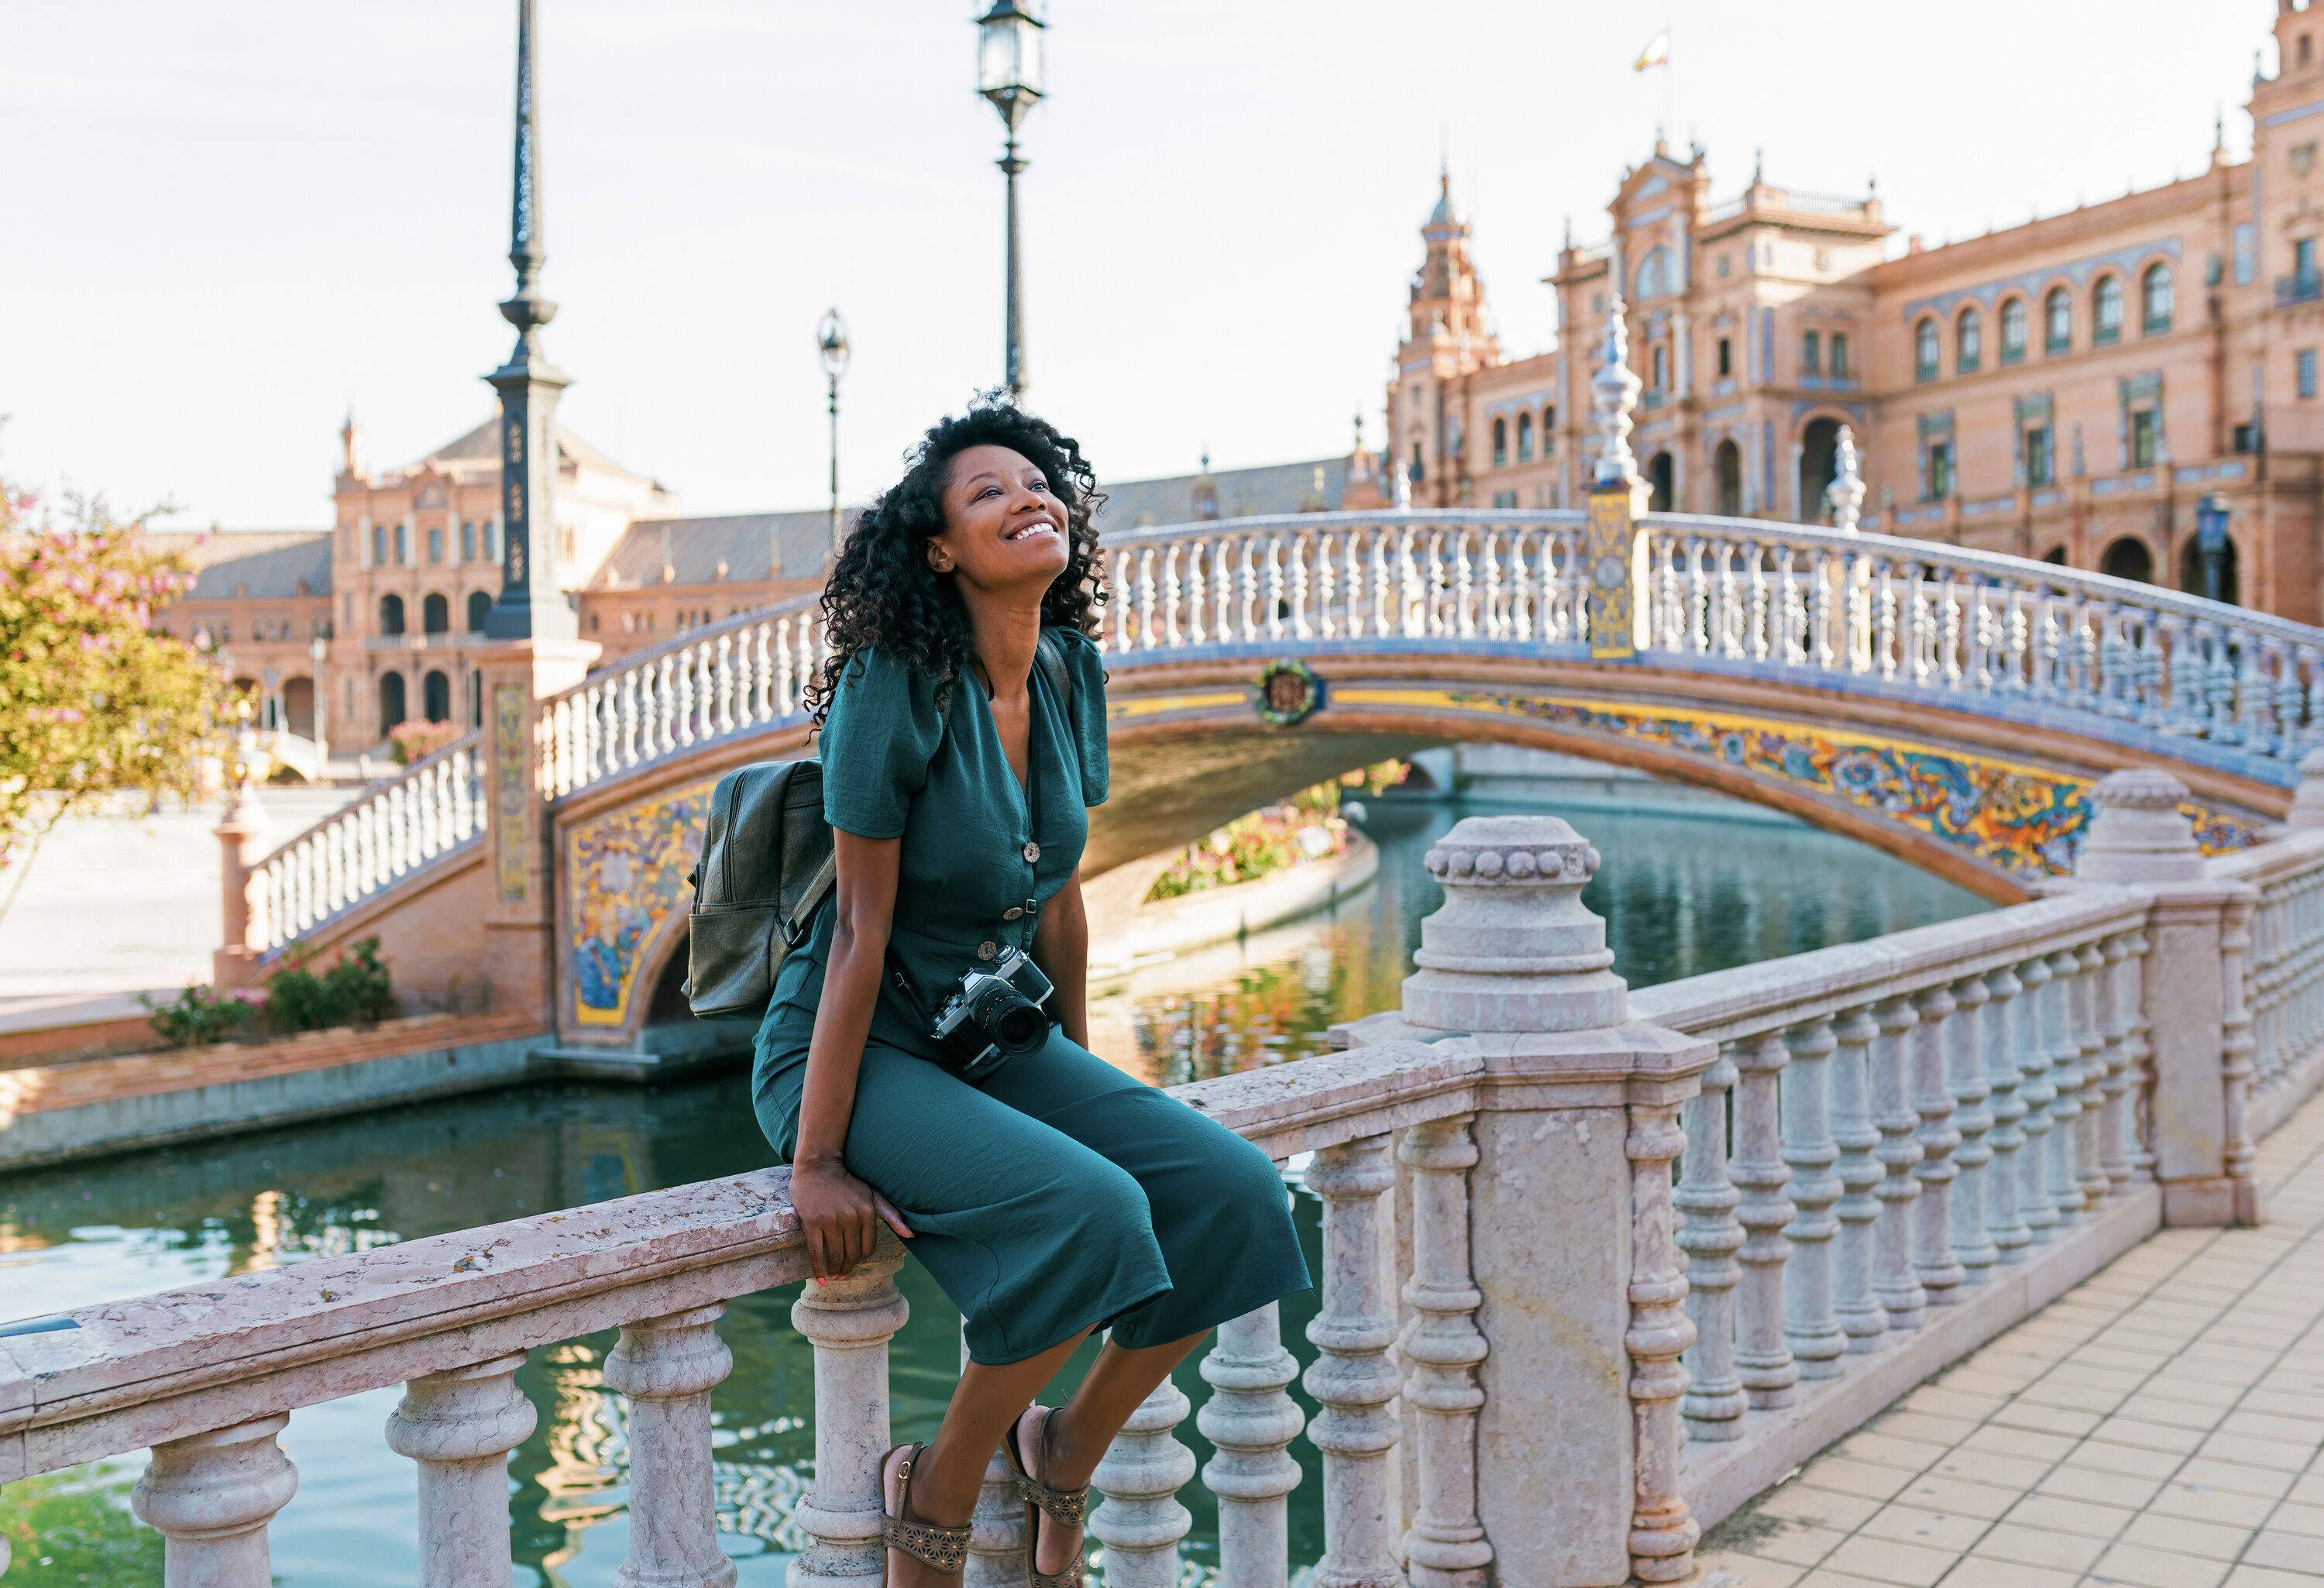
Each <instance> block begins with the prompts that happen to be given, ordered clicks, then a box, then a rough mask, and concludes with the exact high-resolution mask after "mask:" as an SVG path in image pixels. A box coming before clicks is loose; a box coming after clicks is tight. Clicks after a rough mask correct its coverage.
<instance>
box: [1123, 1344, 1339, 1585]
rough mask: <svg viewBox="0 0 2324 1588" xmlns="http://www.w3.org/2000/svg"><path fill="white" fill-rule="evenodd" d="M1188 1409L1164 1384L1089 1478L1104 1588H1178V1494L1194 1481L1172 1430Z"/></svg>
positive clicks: (1182, 1524) (1181, 1521)
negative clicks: (1101, 1549) (1102, 1557)
mask: <svg viewBox="0 0 2324 1588" xmlns="http://www.w3.org/2000/svg"><path fill="white" fill-rule="evenodd" d="M1192 1409H1193V1408H1192V1406H1191V1405H1190V1404H1189V1403H1188V1401H1187V1399H1186V1397H1185V1392H1184V1391H1182V1390H1180V1389H1179V1388H1178V1386H1177V1385H1176V1384H1175V1383H1173V1382H1172V1381H1171V1380H1169V1379H1167V1378H1166V1379H1164V1380H1162V1381H1161V1382H1160V1383H1159V1384H1157V1385H1156V1386H1154V1389H1153V1391H1152V1392H1151V1393H1150V1394H1148V1396H1147V1397H1146V1399H1143V1400H1141V1401H1139V1403H1138V1409H1137V1410H1135V1411H1133V1412H1131V1413H1130V1420H1129V1421H1128V1422H1126V1423H1124V1424H1123V1425H1122V1426H1121V1432H1120V1433H1119V1434H1117V1435H1115V1436H1113V1443H1112V1444H1111V1445H1107V1446H1106V1447H1105V1454H1104V1455H1103V1456H1102V1458H1101V1459H1100V1460H1099V1462H1098V1463H1097V1471H1096V1472H1094V1473H1091V1474H1090V1487H1091V1488H1092V1489H1093V1490H1094V1491H1096V1492H1097V1494H1098V1496H1099V1502H1098V1504H1097V1505H1096V1506H1094V1507H1093V1508H1092V1510H1091V1511H1090V1513H1089V1522H1088V1530H1089V1536H1090V1537H1093V1538H1094V1539H1096V1540H1097V1541H1098V1542H1099V1543H1100V1544H1102V1545H1103V1546H1105V1584H1106V1588H1176V1584H1177V1582H1178V1540H1180V1539H1181V1538H1184V1537H1185V1536H1186V1530H1187V1529H1188V1528H1191V1527H1193V1526H1194V1517H1193V1515H1192V1514H1191V1513H1190V1512H1188V1510H1186V1508H1185V1506H1183V1505H1181V1504H1179V1503H1178V1491H1179V1490H1180V1489H1181V1488H1182V1487H1184V1486H1185V1482H1186V1480H1187V1479H1189V1478H1191V1477H1193V1476H1194V1452H1193V1451H1191V1450H1189V1449H1187V1448H1186V1447H1185V1445H1181V1444H1179V1443H1178V1441H1177V1440H1176V1439H1175V1438H1173V1437H1172V1436H1171V1434H1170V1430H1171V1429H1173V1428H1175V1427H1176V1426H1178V1425H1179V1424H1180V1423H1182V1422H1184V1421H1185V1417H1186V1413H1187V1412H1188V1411H1190V1410H1192ZM1318 1580H1319V1581H1320V1580H1321V1568H1320V1567H1319V1568H1318Z"/></svg>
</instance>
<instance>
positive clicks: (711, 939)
mask: <svg viewBox="0 0 2324 1588" xmlns="http://www.w3.org/2000/svg"><path fill="white" fill-rule="evenodd" d="M782 917H783V908H782V906H781V905H780V904H779V903H777V902H775V901H774V900H767V901H765V902H763V903H758V904H730V905H713V906H712V907H711V908H709V909H697V910H696V911H695V912H694V914H693V915H692V916H691V917H689V918H688V920H687V943H686V989H687V991H686V995H687V1002H689V1003H691V1004H692V1005H693V1006H694V1012H695V1013H696V1014H697V1015H718V1014H762V1013H764V1012H765V1011H766V1007H767V999H768V997H769V996H770V994H771V993H772V992H773V991H774V978H775V961H776V959H778V958H779V957H780V955H781V949H782V941H783V935H782V929H781V928H782ZM770 950H771V952H770Z"/></svg>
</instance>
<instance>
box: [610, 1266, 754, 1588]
mask: <svg viewBox="0 0 2324 1588" xmlns="http://www.w3.org/2000/svg"><path fill="white" fill-rule="evenodd" d="M725 1312H726V1309H725V1307H724V1306H722V1305H719V1304H717V1303H715V1302H714V1303H712V1304H711V1305H709V1306H697V1307H694V1308H692V1309H690V1310H688V1311H686V1312H680V1313H672V1314H670V1315H669V1316H667V1317H659V1318H650V1319H648V1320H647V1321H646V1322H644V1323H639V1324H630V1325H626V1326H624V1327H623V1328H622V1337H621V1340H620V1342H619V1343H617V1344H615V1345H614V1347H613V1351H612V1353H609V1354H608V1355H607V1356H606V1358H605V1382H606V1384H607V1385H608V1386H610V1387H611V1388H613V1389H614V1390H618V1391H620V1392H621V1393H622V1394H623V1395H625V1396H627V1397H629V1401H630V1420H629V1435H630V1440H629V1443H630V1553H629V1558H628V1559H626V1560H624V1561H623V1562H622V1565H621V1568H620V1569H619V1570H618V1571H616V1572H615V1573H614V1574H613V1584H614V1588H731V1585H732V1584H733V1581H734V1563H733V1561H731V1560H728V1559H727V1558H726V1556H724V1553H722V1552H721V1551H720V1549H719V1547H718V1527H717V1506H716V1501H715V1498H714V1497H713V1494H712V1491H711V1479H712V1474H711V1455H710V1392H711V1391H712V1390H715V1389H716V1388H717V1387H718V1386H719V1385H720V1384H722V1383H724V1381H725V1379H726V1375H727V1373H728V1372H729V1371H732V1370H733V1366H734V1357H733V1353H731V1352H730V1351H728V1350H727V1349H726V1343H725V1342H724V1341H723V1340H721V1339H719V1338H718V1326H717V1325H718V1320H719V1319H720V1318H721V1317H723V1316H725Z"/></svg>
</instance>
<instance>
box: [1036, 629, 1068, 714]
mask: <svg viewBox="0 0 2324 1588" xmlns="http://www.w3.org/2000/svg"><path fill="white" fill-rule="evenodd" d="M1033 660H1035V661H1036V662H1037V663H1038V664H1039V666H1040V669H1041V670H1042V671H1043V672H1045V673H1047V674H1048V675H1049V688H1052V689H1055V690H1056V692H1057V698H1058V699H1060V700H1062V701H1064V702H1065V709H1066V711H1067V712H1071V711H1072V710H1073V705H1074V679H1073V675H1072V674H1071V673H1069V672H1067V671H1066V670H1065V647H1064V646H1062V645H1060V644H1058V643H1057V642H1056V640H1055V639H1054V638H1052V637H1051V635H1050V633H1049V631H1048V630H1047V629H1043V630H1042V631H1041V637H1040V639H1039V640H1037V641H1036V642H1034V645H1033Z"/></svg>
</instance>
